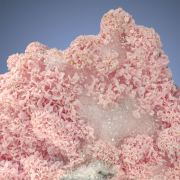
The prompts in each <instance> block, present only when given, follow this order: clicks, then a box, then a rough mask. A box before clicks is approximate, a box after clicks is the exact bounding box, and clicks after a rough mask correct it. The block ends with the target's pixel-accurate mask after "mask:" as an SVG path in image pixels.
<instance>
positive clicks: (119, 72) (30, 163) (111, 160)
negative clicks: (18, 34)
mask: <svg viewBox="0 0 180 180" xmlns="http://www.w3.org/2000/svg"><path fill="white" fill-rule="evenodd" d="M7 63H8V69H9V71H8V72H7V73H5V74H1V75H0V179H2V180H3V179H4V180H8V179H32V180H34V179H37V180H45V179H50V180H51V179H59V180H87V179H88V180H103V179H112V180H122V179H140V180H143V179H144V180H147V179H151V180H161V179H162V180H165V179H170V180H172V179H180V90H179V89H178V88H177V87H176V86H175V84H174V82H173V80H172V75H171V73H170V70H169V69H168V67H167V65H168V58H167V56H166V55H165V54H164V52H163V50H162V45H161V42H160V38H159V36H158V34H157V33H156V32H155V31H154V30H153V29H151V28H146V27H143V26H139V25H136V24H135V21H134V20H133V19H132V17H131V16H130V15H129V14H128V13H126V12H125V11H124V10H123V9H121V8H119V9H116V10H110V11H109V12H107V13H106V14H105V15H104V16H103V18H102V21H101V25H100V32H99V34H98V35H91V36H79V37H77V38H76V39H75V40H74V41H73V42H72V43H71V44H70V46H69V47H68V48H67V49H65V50H64V51H61V50H58V49H49V48H48V47H47V46H45V45H42V44H40V43H39V42H32V43H31V44H30V45H28V46H27V48H26V50H25V53H22V54H14V55H11V56H10V57H9V58H8V60H7Z"/></svg>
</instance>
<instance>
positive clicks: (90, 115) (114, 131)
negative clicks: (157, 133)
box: [80, 96, 155, 143]
mask: <svg viewBox="0 0 180 180" xmlns="http://www.w3.org/2000/svg"><path fill="white" fill-rule="evenodd" d="M80 101H81V103H82V105H81V116H82V117H84V118H85V119H87V121H88V123H89V124H90V125H91V126H92V127H93V128H94V129H95V133H96V135H97V136H98V137H99V138H101V139H103V140H106V141H111V142H112V143H113V142H117V140H121V139H122V138H124V137H127V136H130V135H136V134H152V133H153V132H154V130H155V123H154V119H153V117H151V116H150V115H148V114H147V113H146V114H145V113H144V114H141V116H140V117H138V116H139V114H138V113H136V102H135V100H132V99H128V98H126V99H124V100H123V101H121V103H120V104H119V106H118V107H116V108H114V109H104V108H103V107H102V106H100V105H98V104H97V102H96V101H95V100H93V99H92V98H91V97H87V96H83V97H81V98H80Z"/></svg>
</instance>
